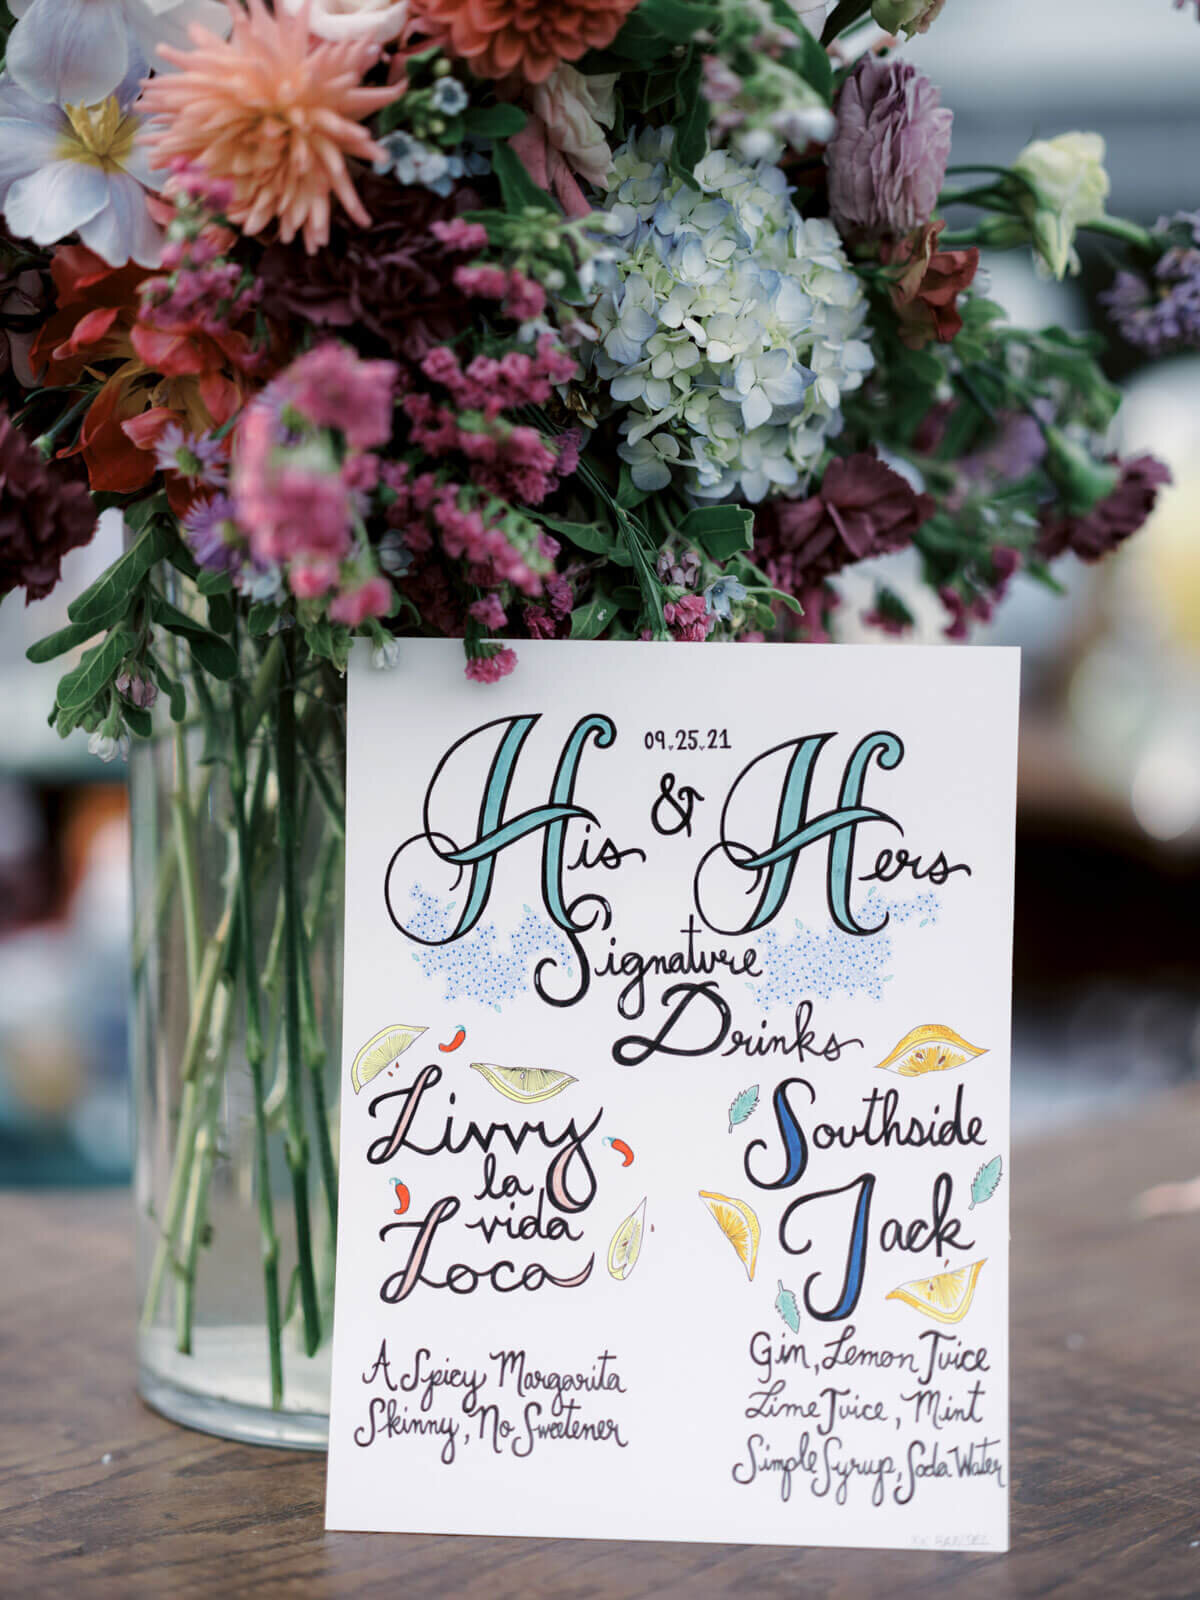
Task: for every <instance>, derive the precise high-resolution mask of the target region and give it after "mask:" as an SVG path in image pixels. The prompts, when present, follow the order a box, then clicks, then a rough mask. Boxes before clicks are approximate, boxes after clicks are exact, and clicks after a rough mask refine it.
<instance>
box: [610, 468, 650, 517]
mask: <svg viewBox="0 0 1200 1600" xmlns="http://www.w3.org/2000/svg"><path fill="white" fill-rule="evenodd" d="M649 497H650V491H649V489H639V488H638V486H637V484H636V483H634V481H633V478H632V476H631V474H630V471H629V468H628V467H626V466H622V468H621V478H620V482H619V483H618V485H617V498H616V501H615V504H616V505H619V506H620V508H621V510H622V511H633V510H635V509H636V508H637V507H638V506H640V505H641V503H642V501H643V500H647V499H649Z"/></svg>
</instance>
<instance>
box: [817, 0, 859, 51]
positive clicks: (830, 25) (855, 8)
mask: <svg viewBox="0 0 1200 1600" xmlns="http://www.w3.org/2000/svg"><path fill="white" fill-rule="evenodd" d="M870 9H871V0H840V3H839V4H838V5H836V6H834V8H833V10H832V11H831V12H830V13H829V17H828V19H827V21H826V23H825V28H824V31H823V32H822V34H821V43H822V44H832V43H833V41H834V40H835V39H836V38H837V36H838V34H839V33H842V32H843V31H844V30H845V29H846V28H849V27H851V26H852V25H853V24H854V23H856V22H857V21H858V20H859V18H860V17H865V16H866V14H867V12H868V11H869V10H870Z"/></svg>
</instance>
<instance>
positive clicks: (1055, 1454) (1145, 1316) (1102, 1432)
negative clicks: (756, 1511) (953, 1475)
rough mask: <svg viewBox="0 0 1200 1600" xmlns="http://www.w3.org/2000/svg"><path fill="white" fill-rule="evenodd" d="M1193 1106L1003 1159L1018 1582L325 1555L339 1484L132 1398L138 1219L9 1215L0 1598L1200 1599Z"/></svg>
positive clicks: (1197, 1166) (886, 1570)
mask: <svg viewBox="0 0 1200 1600" xmlns="http://www.w3.org/2000/svg"><path fill="white" fill-rule="evenodd" d="M1197 1173H1200V1088H1196V1089H1189V1090H1186V1091H1178V1092H1176V1093H1174V1094H1171V1095H1167V1096H1164V1097H1161V1098H1157V1099H1155V1100H1152V1101H1150V1102H1149V1103H1148V1104H1147V1105H1145V1106H1144V1107H1143V1108H1141V1109H1140V1110H1138V1111H1136V1112H1133V1113H1130V1114H1128V1115H1126V1116H1123V1117H1122V1118H1120V1119H1119V1120H1115V1121H1112V1122H1109V1123H1107V1124H1104V1125H1101V1126H1100V1127H1098V1128H1091V1129H1086V1130H1080V1131H1073V1132H1071V1133H1069V1134H1066V1135H1062V1136H1059V1137H1057V1138H1055V1139H1051V1140H1046V1141H1043V1142H1039V1143H1037V1144H1030V1145H1026V1146H1024V1147H1022V1148H1018V1150H1017V1152H1016V1155H1015V1157H1014V1160H1013V1174H1012V1178H1013V1196H1014V1219H1013V1272H1012V1283H1013V1311H1012V1317H1013V1328H1012V1332H1013V1338H1012V1356H1013V1397H1012V1405H1013V1433H1012V1453H1013V1518H1012V1537H1013V1547H1014V1548H1013V1551H1012V1553H1011V1554H1009V1555H1006V1556H996V1555H975V1556H972V1555H954V1554H934V1553H925V1552H907V1551H906V1552H902V1553H888V1552H881V1551H853V1550H851V1551H838V1550H793V1549H787V1548H782V1547H769V1548H768V1547H760V1546H746V1545H699V1544H692V1545H686V1544H635V1543H625V1544H621V1543H607V1542H599V1541H597V1542H590V1543H573V1542H571V1541H568V1540H531V1539H493V1538H489V1539H463V1538H445V1537H427V1536H400V1535H382V1534H326V1533H324V1532H323V1531H322V1527H321V1520H322V1493H323V1484H324V1469H325V1464H324V1458H323V1457H319V1456H313V1455H304V1454H298V1453H293V1452H290V1451H274V1450H261V1449H255V1448H252V1447H249V1446H243V1445H235V1444H229V1443H227V1442H225V1441H223V1440H220V1439H212V1438H208V1437H206V1436H205V1435H203V1434H198V1433H191V1432H189V1431H187V1430H186V1429H183V1428H177V1427H175V1426H173V1425H172V1424H170V1423H168V1422H164V1421H163V1420H162V1419H161V1418H159V1417H158V1416H156V1415H154V1414H153V1413H152V1412H150V1411H149V1410H147V1409H146V1408H145V1407H144V1406H143V1405H142V1404H141V1403H140V1402H139V1401H138V1399H137V1397H136V1396H135V1394H134V1390H133V1313H132V1305H131V1296H132V1288H131V1249H130V1234H131V1228H130V1219H129V1216H128V1201H127V1199H126V1198H125V1197H124V1196H123V1195H118V1194H99V1195H96V1194H91V1193H86V1192H85V1193H75V1194H70V1195H64V1194H49V1195H47V1194H38V1195H33V1194H21V1193H8V1194H0V1386H2V1387H0V1397H2V1406H0V1419H2V1421H0V1595H4V1596H10V1595H11V1596H17V1595H20V1596H29V1597H32V1600H41V1597H43V1596H57V1595H70V1596H72V1597H79V1600H86V1597H88V1596H92V1595H99V1596H110V1595H111V1596H114V1597H120V1600H123V1597H125V1596H143V1595H148V1596H150V1595H152V1596H170V1597H175V1596H181V1597H183V1596H210V1595H211V1596H220V1597H225V1596H239V1595H251V1594H253V1595H254V1596H256V1597H269V1596H275V1595H279V1596H295V1597H301V1600H307V1597H313V1600H319V1597H325V1596H355V1597H358V1596H373V1595H380V1596H382V1595H387V1596H389V1597H393V1596H394V1597H401V1596H402V1597H404V1600H416V1597H421V1596H431V1597H433V1596H436V1597H442V1596H454V1597H456V1600H457V1597H462V1600H476V1597H478V1600H483V1597H484V1596H486V1597H488V1600H497V1597H503V1596H520V1597H526V1596H530V1597H554V1600H560V1597H561V1600H592V1597H605V1600H609V1597H613V1600H627V1597H628V1600H634V1597H643V1596H645V1597H649V1596H656V1597H657V1596H664V1597H666V1596H684V1595H686V1596H689V1597H691V1596H700V1597H707V1596H710V1595H712V1596H720V1595H734V1594H737V1595H745V1596H747V1597H750V1600H772V1597H776V1596H778V1597H782V1596H794V1595H800V1596H808V1595H812V1596H821V1597H822V1600H850V1597H854V1600H859V1597H864V1600H875V1597H880V1600H933V1597H938V1600H942V1597H946V1596H961V1597H962V1600H998V1597H1002V1596H1003V1597H1008V1596H1035V1595H1036V1596H1039V1597H1047V1600H1048V1597H1051V1596H1070V1597H1074V1596H1085V1597H1090V1596H1096V1597H1101V1600H1194V1597H1195V1596H1198V1595H1200V1405H1198V1397H1200V1293H1198V1290H1200V1215H1196V1214H1193V1215H1191V1216H1174V1217H1163V1218H1159V1219H1157V1220H1154V1221H1138V1220H1135V1218H1134V1214H1133V1204H1134V1201H1135V1198H1136V1196H1137V1195H1138V1194H1139V1192H1140V1191H1142V1190H1143V1189H1145V1188H1146V1187H1148V1186H1149V1185H1151V1184H1154V1183H1157V1182H1160V1181H1163V1180H1168V1179H1182V1178H1187V1177H1190V1176H1193V1175H1195V1174H1197Z"/></svg>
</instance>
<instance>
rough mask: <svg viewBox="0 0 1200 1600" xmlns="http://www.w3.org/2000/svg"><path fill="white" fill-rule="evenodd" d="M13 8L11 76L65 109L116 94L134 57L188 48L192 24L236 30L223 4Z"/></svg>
mask: <svg viewBox="0 0 1200 1600" xmlns="http://www.w3.org/2000/svg"><path fill="white" fill-rule="evenodd" d="M9 10H10V11H11V12H12V14H13V16H14V17H16V18H17V25H16V27H15V28H14V29H13V31H12V33H11V34H10V36H9V40H8V55H7V59H6V66H7V68H8V71H9V73H10V74H11V75H12V78H13V80H14V82H15V83H17V84H18V86H19V87H20V88H22V89H24V90H25V93H26V94H28V95H32V96H33V98H34V99H35V100H42V101H45V102H46V103H47V104H50V103H53V104H57V105H60V106H61V105H86V106H91V105H96V104H97V103H98V102H99V101H101V100H104V99H106V98H107V97H108V96H109V95H110V94H113V93H115V91H116V88H117V85H118V84H120V83H122V82H123V81H124V80H125V78H126V77H128V75H129V69H130V66H131V63H132V61H133V59H134V55H135V54H136V55H140V56H141V57H142V58H143V60H144V61H148V62H150V64H151V65H158V62H157V55H156V53H157V50H158V47H159V45H160V44H171V45H174V46H175V47H176V48H177V49H186V48H187V46H188V43H189V40H188V28H189V27H190V26H191V24H192V23H200V24H201V25H202V26H203V27H205V28H208V29H209V31H210V32H212V33H217V34H220V35H221V36H222V37H224V36H225V35H226V34H227V33H228V32H229V27H230V15H229V10H228V8H227V7H226V6H224V5H223V4H221V0H9ZM142 72H143V73H144V72H145V67H144V65H143V67H142Z"/></svg>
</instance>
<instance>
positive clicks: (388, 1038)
mask: <svg viewBox="0 0 1200 1600" xmlns="http://www.w3.org/2000/svg"><path fill="white" fill-rule="evenodd" d="M424 1032H425V1029H424V1028H418V1027H411V1026H410V1025H409V1024H408V1023H406V1022H393V1023H392V1025H391V1027H389V1028H382V1029H380V1031H379V1032H378V1033H377V1034H376V1035H375V1037H374V1038H373V1039H368V1040H367V1042H366V1044H365V1045H363V1047H362V1049H361V1050H360V1051H359V1052H358V1054H357V1055H356V1056H355V1058H354V1065H353V1066H352V1067H351V1068H350V1082H351V1083H352V1084H353V1085H354V1092H355V1094H358V1093H359V1091H360V1090H361V1089H363V1088H364V1087H365V1086H366V1085H367V1084H368V1083H370V1081H371V1079H372V1078H377V1077H378V1076H379V1074H380V1073H381V1072H382V1071H383V1070H384V1069H385V1068H386V1067H390V1066H391V1064H392V1062H393V1061H395V1060H396V1058H397V1056H402V1055H403V1054H404V1052H405V1051H406V1050H407V1049H408V1048H409V1046H410V1045H412V1044H415V1043H416V1041H417V1040H418V1039H419V1038H420V1037H421V1035H422V1034H423V1033H424Z"/></svg>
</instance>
